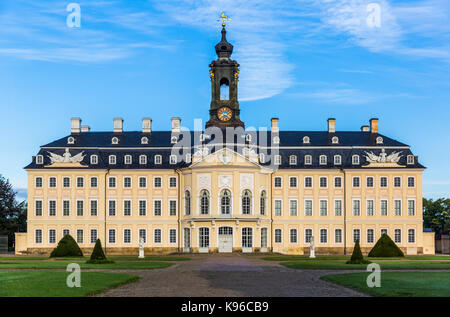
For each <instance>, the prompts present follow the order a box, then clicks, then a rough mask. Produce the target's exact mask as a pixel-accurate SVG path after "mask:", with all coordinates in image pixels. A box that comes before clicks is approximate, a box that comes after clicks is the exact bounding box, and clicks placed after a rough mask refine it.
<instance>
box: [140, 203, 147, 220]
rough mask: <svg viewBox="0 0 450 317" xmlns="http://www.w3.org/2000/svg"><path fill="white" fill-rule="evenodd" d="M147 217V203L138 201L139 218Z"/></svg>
mask: <svg viewBox="0 0 450 317" xmlns="http://www.w3.org/2000/svg"><path fill="white" fill-rule="evenodd" d="M146 215H147V201H146V200H139V216H146Z"/></svg>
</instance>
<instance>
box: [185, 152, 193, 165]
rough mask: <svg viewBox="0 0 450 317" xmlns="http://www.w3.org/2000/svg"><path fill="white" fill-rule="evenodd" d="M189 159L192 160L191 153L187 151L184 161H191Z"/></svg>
mask: <svg viewBox="0 0 450 317" xmlns="http://www.w3.org/2000/svg"><path fill="white" fill-rule="evenodd" d="M191 161H192V155H191V153H187V154H186V157H185V162H186V163H191Z"/></svg>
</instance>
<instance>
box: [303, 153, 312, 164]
mask: <svg viewBox="0 0 450 317" xmlns="http://www.w3.org/2000/svg"><path fill="white" fill-rule="evenodd" d="M311 164H312V156H311V155H305V165H311Z"/></svg>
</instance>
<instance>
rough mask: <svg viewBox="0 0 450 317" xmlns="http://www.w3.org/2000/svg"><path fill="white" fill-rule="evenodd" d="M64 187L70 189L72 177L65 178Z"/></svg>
mask: <svg viewBox="0 0 450 317" xmlns="http://www.w3.org/2000/svg"><path fill="white" fill-rule="evenodd" d="M63 187H64V188H69V187H70V177H64V178H63Z"/></svg>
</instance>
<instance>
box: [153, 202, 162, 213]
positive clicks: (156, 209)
mask: <svg viewBox="0 0 450 317" xmlns="http://www.w3.org/2000/svg"><path fill="white" fill-rule="evenodd" d="M153 206H154V214H155V216H161V200H155V201H154V202H153Z"/></svg>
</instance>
